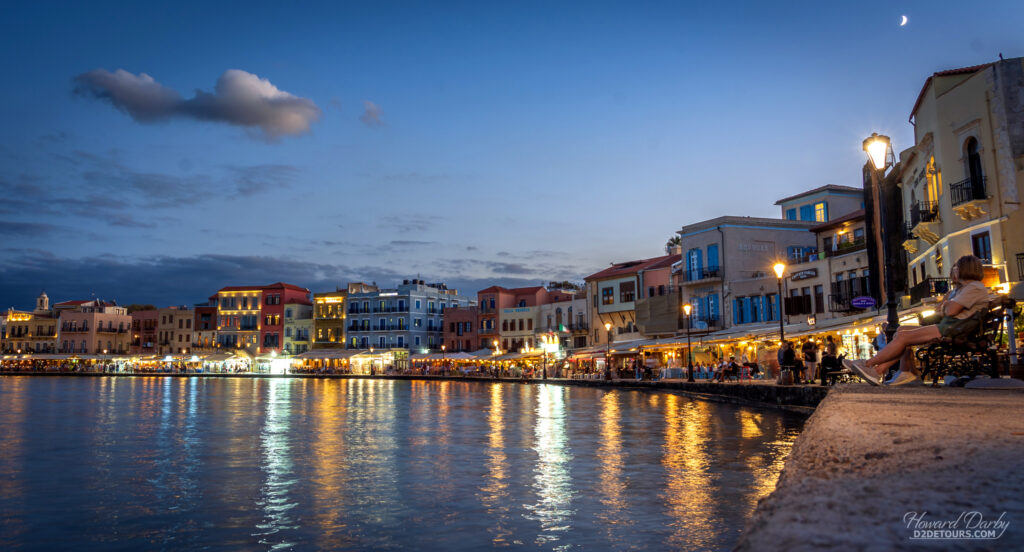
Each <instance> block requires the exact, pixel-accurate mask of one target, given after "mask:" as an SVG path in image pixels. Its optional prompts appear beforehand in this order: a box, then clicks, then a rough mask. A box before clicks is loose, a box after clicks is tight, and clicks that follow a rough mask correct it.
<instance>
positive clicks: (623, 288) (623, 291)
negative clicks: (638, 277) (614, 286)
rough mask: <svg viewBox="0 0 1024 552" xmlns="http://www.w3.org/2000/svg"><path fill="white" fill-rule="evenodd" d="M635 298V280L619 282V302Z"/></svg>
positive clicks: (626, 301)
mask: <svg viewBox="0 0 1024 552" xmlns="http://www.w3.org/2000/svg"><path fill="white" fill-rule="evenodd" d="M635 299H636V282H621V283H620V284H619V302H620V303H629V302H631V301H634V300H635Z"/></svg>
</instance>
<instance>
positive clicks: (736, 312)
mask: <svg viewBox="0 0 1024 552" xmlns="http://www.w3.org/2000/svg"><path fill="white" fill-rule="evenodd" d="M732 323H733V324H739V323H740V301H739V299H733V300H732Z"/></svg>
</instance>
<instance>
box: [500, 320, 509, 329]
mask: <svg viewBox="0 0 1024 552" xmlns="http://www.w3.org/2000/svg"><path fill="white" fill-rule="evenodd" d="M501 331H503V332H507V331H508V320H502V321H501Z"/></svg>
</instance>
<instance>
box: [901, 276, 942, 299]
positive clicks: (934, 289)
mask: <svg viewBox="0 0 1024 552" xmlns="http://www.w3.org/2000/svg"><path fill="white" fill-rule="evenodd" d="M948 291H949V278H925V280H924V281H922V282H920V283H918V284H917V285H915V286H913V287H911V288H910V303H911V304H915V303H920V302H921V301H923V300H924V299H925V298H928V297H934V296H936V295H941V294H943V293H946V292H948Z"/></svg>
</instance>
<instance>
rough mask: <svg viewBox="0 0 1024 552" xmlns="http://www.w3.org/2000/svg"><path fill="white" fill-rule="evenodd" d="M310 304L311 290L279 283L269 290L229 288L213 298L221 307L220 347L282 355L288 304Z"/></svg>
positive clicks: (271, 285) (218, 319) (242, 287)
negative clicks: (299, 300) (293, 301)
mask: <svg viewBox="0 0 1024 552" xmlns="http://www.w3.org/2000/svg"><path fill="white" fill-rule="evenodd" d="M294 299H303V300H305V301H308V300H309V290H308V289H306V288H303V287H299V286H295V285H292V284H286V283H283V282H277V283H274V284H270V285H267V286H228V287H224V288H221V289H220V290H218V291H217V293H216V294H215V295H213V296H211V297H210V300H211V301H216V303H217V343H218V344H219V345H220V346H221V347H225V348H239V349H247V350H248V351H249V352H250V353H280V352H281V351H282V343H283V341H282V336H283V334H284V304H285V303H286V302H288V301H292V300H294Z"/></svg>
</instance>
